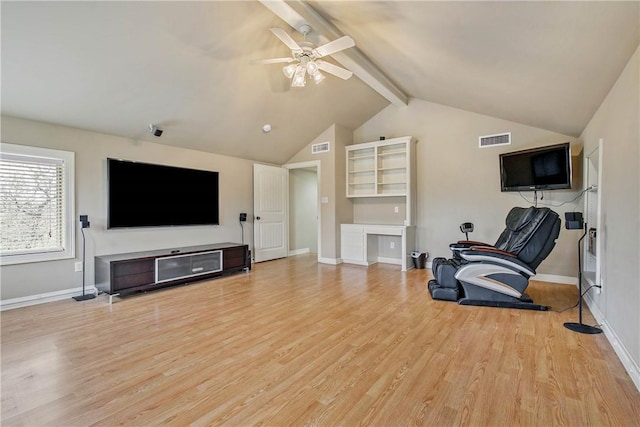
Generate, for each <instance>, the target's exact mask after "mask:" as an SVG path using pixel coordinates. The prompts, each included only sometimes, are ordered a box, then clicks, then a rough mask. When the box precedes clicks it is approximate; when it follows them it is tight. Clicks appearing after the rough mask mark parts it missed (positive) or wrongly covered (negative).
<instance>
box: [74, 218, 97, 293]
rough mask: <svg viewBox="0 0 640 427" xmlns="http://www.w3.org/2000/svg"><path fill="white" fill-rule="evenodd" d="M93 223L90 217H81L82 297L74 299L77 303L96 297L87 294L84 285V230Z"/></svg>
mask: <svg viewBox="0 0 640 427" xmlns="http://www.w3.org/2000/svg"><path fill="white" fill-rule="evenodd" d="M90 225H91V223H90V222H89V216H88V215H80V231H81V232H82V295H78V296H77V297H73V299H74V300H76V301H86V300H88V299H94V298H95V297H96V296H95V295H94V294H87V293H85V285H84V282H85V280H84V270H85V268H84V266H85V265H84V264H85V246H86V244H85V239H84V229H85V228H89V226H90Z"/></svg>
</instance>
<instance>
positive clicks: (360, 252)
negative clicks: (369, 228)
mask: <svg viewBox="0 0 640 427" xmlns="http://www.w3.org/2000/svg"><path fill="white" fill-rule="evenodd" d="M365 243H366V242H365V235H364V225H361V224H341V225H340V254H341V256H342V261H343V262H346V263H349V264H361V265H367V264H364V263H365V262H366V256H365V250H366V248H365V246H366V245H365Z"/></svg>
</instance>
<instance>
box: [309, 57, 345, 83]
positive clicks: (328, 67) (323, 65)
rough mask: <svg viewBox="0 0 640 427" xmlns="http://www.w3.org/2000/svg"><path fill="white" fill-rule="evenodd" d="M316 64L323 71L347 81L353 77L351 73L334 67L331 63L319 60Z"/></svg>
mask: <svg viewBox="0 0 640 427" xmlns="http://www.w3.org/2000/svg"><path fill="white" fill-rule="evenodd" d="M316 64H318V68H320V69H321V70H322V71H326V72H327V73H330V74H333V75H334V76H336V77H340V78H341V79H344V80H347V79H348V78H349V77H351V76H352V75H353V73H352V72H351V71H349V70H346V69H344V68H342V67H338V66H337V65H333V64H331V63H330V62H325V61H322V60H317V61H316Z"/></svg>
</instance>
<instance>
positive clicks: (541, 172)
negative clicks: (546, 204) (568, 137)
mask: <svg viewBox="0 0 640 427" xmlns="http://www.w3.org/2000/svg"><path fill="white" fill-rule="evenodd" d="M500 183H501V187H502V191H541V190H562V189H570V188H571V146H570V144H569V143H568V142H566V143H564V144H557V145H549V146H546V147H538V148H532V149H529V150H522V151H515V152H512V153H504V154H501V155H500Z"/></svg>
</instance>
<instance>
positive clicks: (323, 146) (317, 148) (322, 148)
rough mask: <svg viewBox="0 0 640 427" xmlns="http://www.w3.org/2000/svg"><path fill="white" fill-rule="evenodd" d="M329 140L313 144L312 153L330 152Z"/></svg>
mask: <svg viewBox="0 0 640 427" xmlns="http://www.w3.org/2000/svg"><path fill="white" fill-rule="evenodd" d="M328 152H329V142H328V141H327V142H321V143H319V144H313V145H312V146H311V154H319V153H328Z"/></svg>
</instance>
